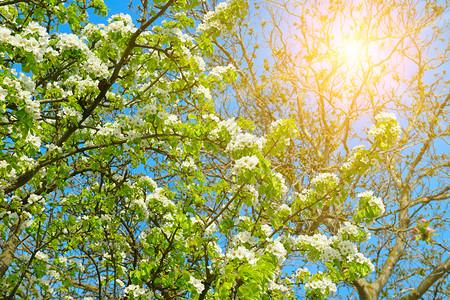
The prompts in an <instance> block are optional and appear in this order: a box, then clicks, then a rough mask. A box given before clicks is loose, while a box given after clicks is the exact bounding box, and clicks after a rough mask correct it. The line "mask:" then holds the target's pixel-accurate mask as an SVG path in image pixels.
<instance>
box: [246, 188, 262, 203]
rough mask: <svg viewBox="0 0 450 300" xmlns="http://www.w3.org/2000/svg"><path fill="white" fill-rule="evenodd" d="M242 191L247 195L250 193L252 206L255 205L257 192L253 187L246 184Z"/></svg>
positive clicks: (257, 196) (257, 197)
mask: <svg viewBox="0 0 450 300" xmlns="http://www.w3.org/2000/svg"><path fill="white" fill-rule="evenodd" d="M243 190H244V191H246V192H248V193H250V194H251V195H252V197H253V199H252V205H256V204H257V203H258V199H259V192H258V190H257V189H256V188H255V187H254V186H252V185H249V184H246V185H245V186H244V188H243Z"/></svg>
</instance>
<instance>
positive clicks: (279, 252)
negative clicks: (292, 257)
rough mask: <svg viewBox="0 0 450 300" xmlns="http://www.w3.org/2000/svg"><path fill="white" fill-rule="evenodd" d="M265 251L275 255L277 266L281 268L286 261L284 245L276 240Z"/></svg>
mask: <svg viewBox="0 0 450 300" xmlns="http://www.w3.org/2000/svg"><path fill="white" fill-rule="evenodd" d="M266 249H267V251H268V252H270V253H272V254H273V255H275V256H276V257H277V259H278V264H279V265H280V266H281V265H282V264H283V262H284V261H285V260H286V255H287V251H286V248H284V245H283V244H282V243H281V242H280V241H279V240H278V238H277V240H275V241H274V242H273V243H272V244H270V245H269V246H268V247H267V248H266Z"/></svg>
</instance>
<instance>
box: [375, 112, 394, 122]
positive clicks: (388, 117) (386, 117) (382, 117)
mask: <svg viewBox="0 0 450 300" xmlns="http://www.w3.org/2000/svg"><path fill="white" fill-rule="evenodd" d="M375 120H377V121H378V122H384V121H395V120H397V118H396V117H395V115H394V114H393V113H386V112H382V113H379V114H377V115H376V116H375Z"/></svg>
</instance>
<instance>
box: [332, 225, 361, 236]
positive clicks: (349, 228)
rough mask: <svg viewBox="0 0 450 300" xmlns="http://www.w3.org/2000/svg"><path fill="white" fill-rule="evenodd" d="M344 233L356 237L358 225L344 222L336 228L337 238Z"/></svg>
mask: <svg viewBox="0 0 450 300" xmlns="http://www.w3.org/2000/svg"><path fill="white" fill-rule="evenodd" d="M344 235H348V236H351V237H353V238H354V237H356V236H358V235H359V231H358V227H356V226H355V225H353V224H351V223H350V222H344V226H341V227H340V228H339V230H338V233H337V236H338V238H342V237H343V236H344Z"/></svg>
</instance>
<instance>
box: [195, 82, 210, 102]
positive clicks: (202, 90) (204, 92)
mask: <svg viewBox="0 0 450 300" xmlns="http://www.w3.org/2000/svg"><path fill="white" fill-rule="evenodd" d="M197 94H201V95H203V97H205V98H206V99H207V100H211V99H212V96H211V91H210V90H209V89H207V88H206V87H204V86H203V85H199V86H198V87H197Z"/></svg>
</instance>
